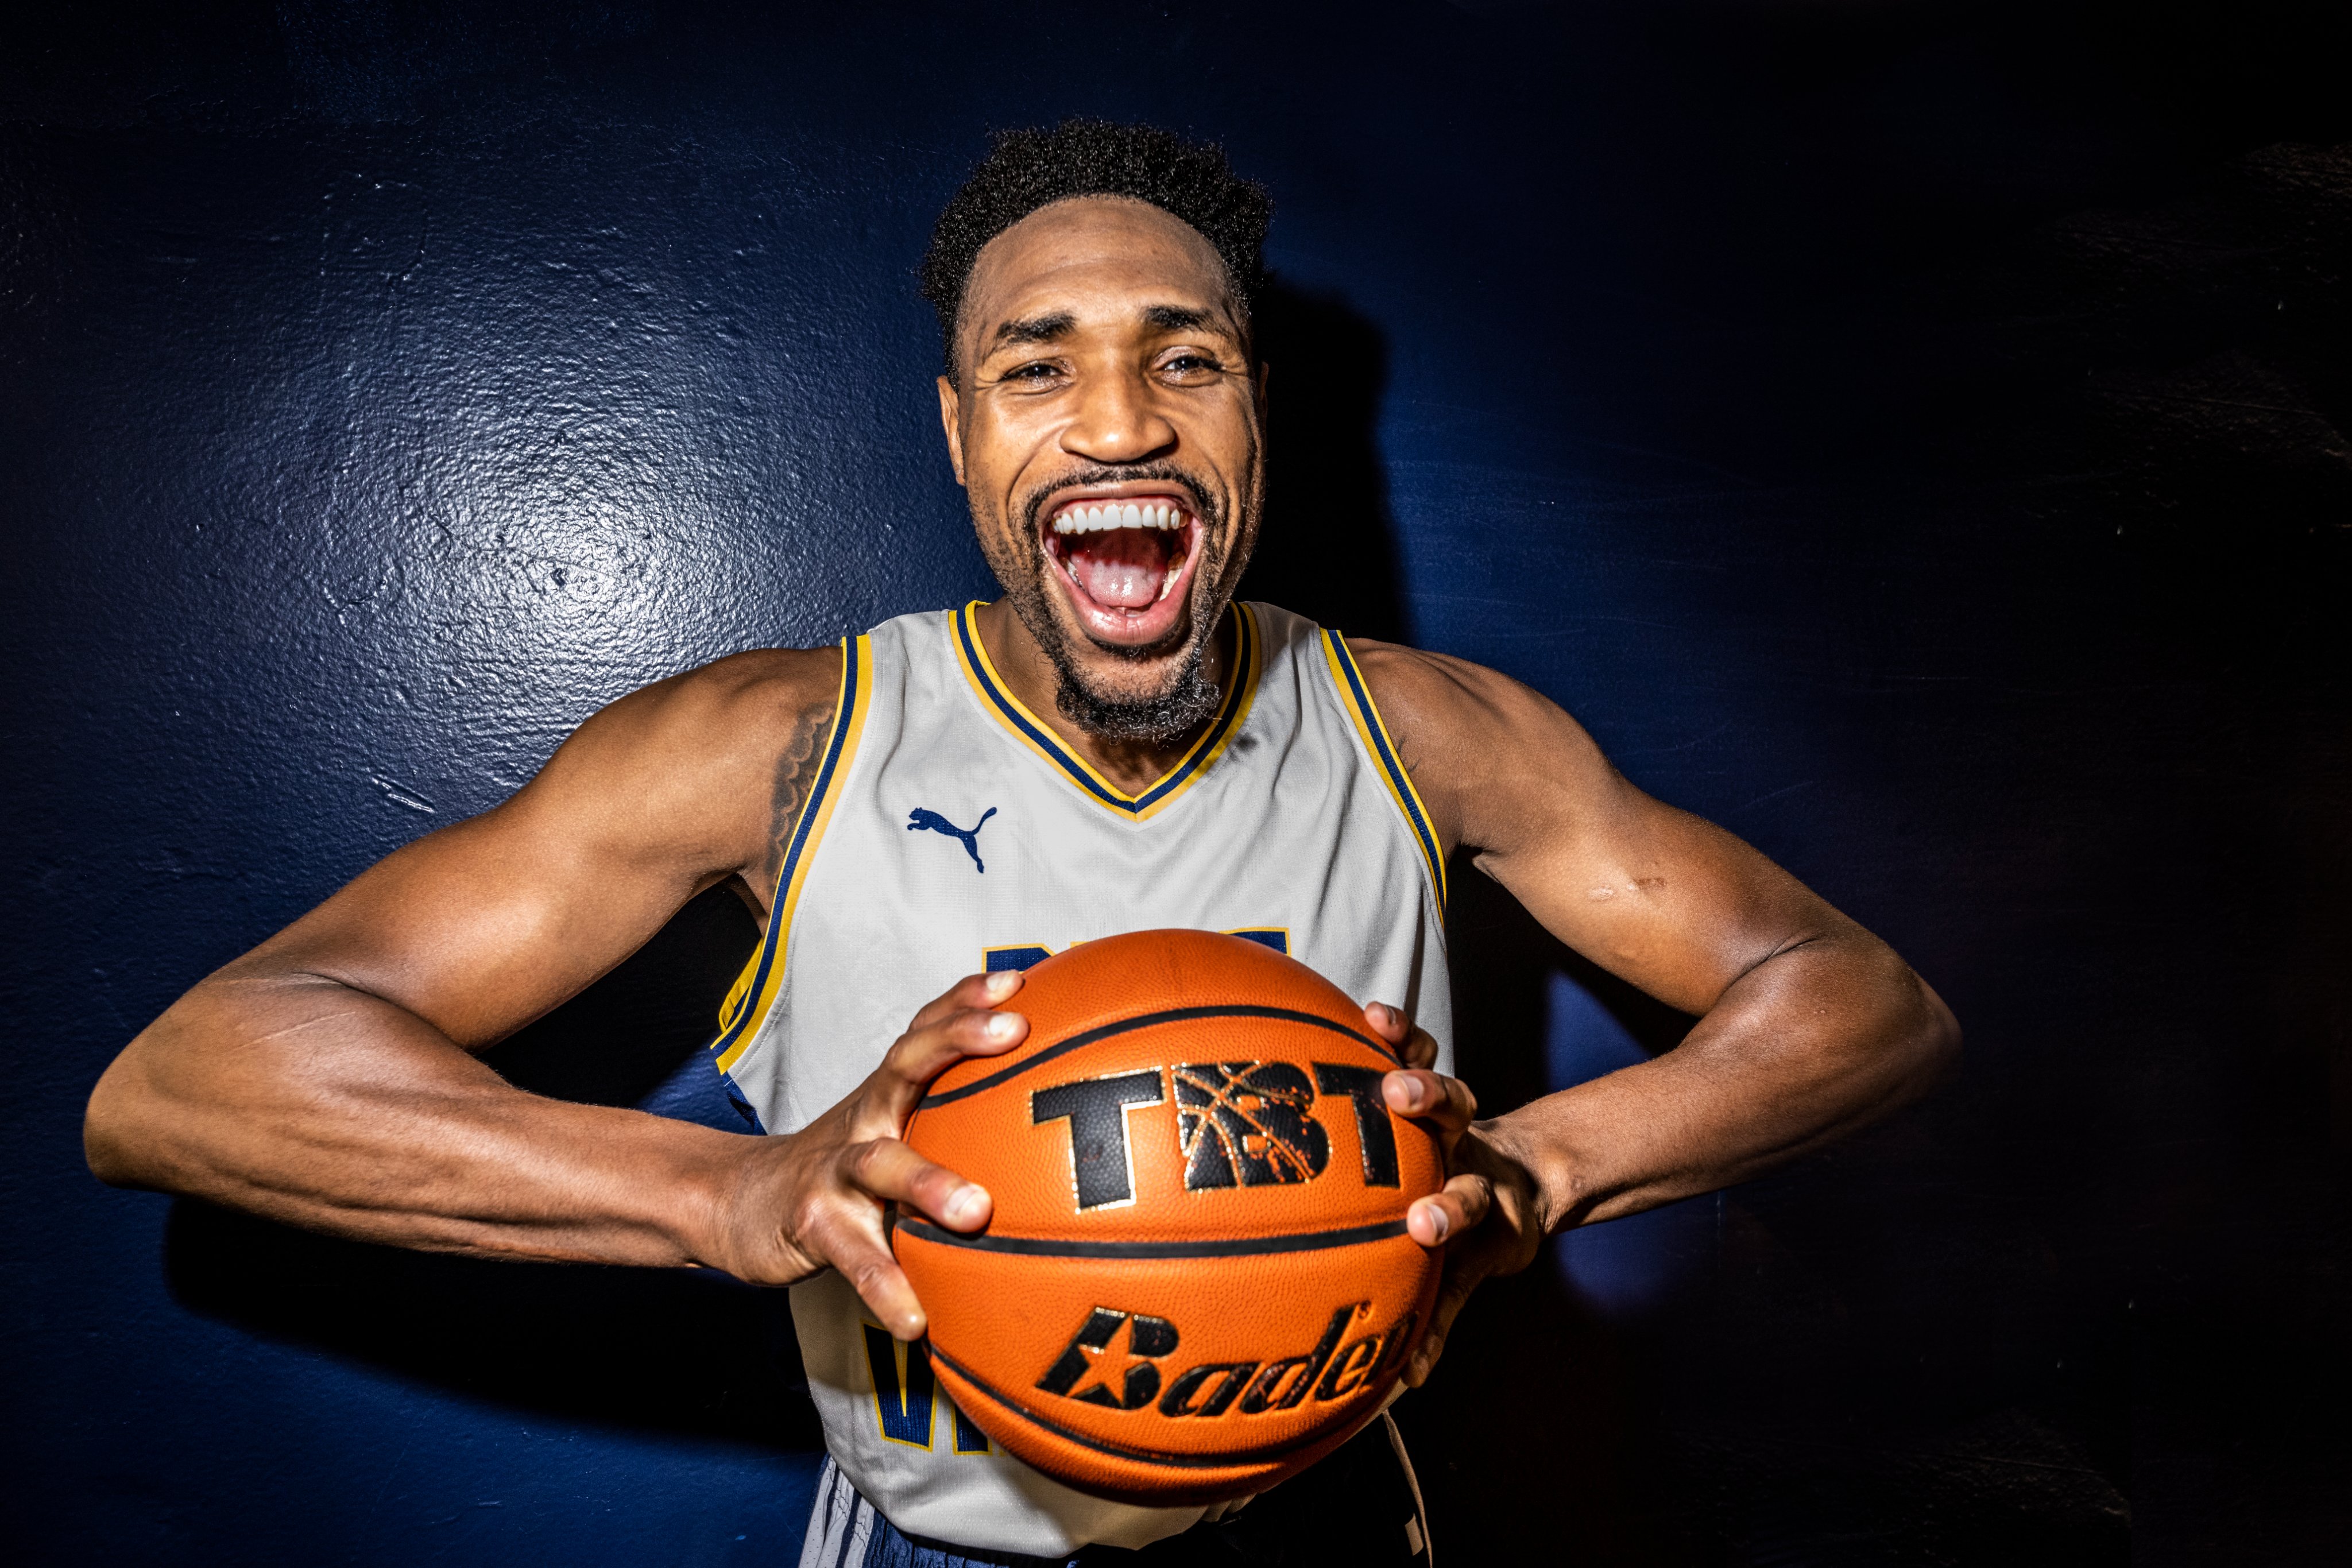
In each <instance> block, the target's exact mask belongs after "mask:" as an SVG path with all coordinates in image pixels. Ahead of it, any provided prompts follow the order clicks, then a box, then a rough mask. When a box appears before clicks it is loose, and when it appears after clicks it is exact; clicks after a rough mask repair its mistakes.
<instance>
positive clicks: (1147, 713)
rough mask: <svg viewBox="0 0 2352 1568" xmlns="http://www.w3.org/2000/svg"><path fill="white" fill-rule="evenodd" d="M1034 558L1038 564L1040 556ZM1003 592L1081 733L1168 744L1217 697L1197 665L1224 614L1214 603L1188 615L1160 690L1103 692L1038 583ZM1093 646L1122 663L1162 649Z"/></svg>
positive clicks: (1220, 696)
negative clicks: (1203, 612) (1194, 616)
mask: <svg viewBox="0 0 2352 1568" xmlns="http://www.w3.org/2000/svg"><path fill="white" fill-rule="evenodd" d="M1039 564H1040V565H1041V566H1043V565H1044V563H1043V562H1042V561H1041V562H1040V563H1039ZM1202 564H1203V565H1206V564H1207V563H1206V562H1203V563H1202ZM1046 570H1051V569H1050V568H1046ZM997 575H998V576H999V578H1000V579H1010V578H1011V577H1012V574H1010V573H1005V572H1000V573H998V574H997ZM1005 592H1006V596H1007V597H1008V598H1010V599H1011V600H1012V601H1013V613H1015V614H1017V615H1019V616H1020V617H1021V623H1022V624H1023V625H1024V626H1026V627H1027V628H1028V629H1029V635H1030V636H1031V637H1033V638H1034V639H1036V643H1037V646H1038V647H1039V648H1040V649H1041V650H1043V652H1044V653H1045V657H1046V658H1047V659H1048V660H1050V661H1052V663H1053V665H1054V688H1055V689H1054V706H1055V707H1058V708H1060V709H1061V710H1062V716H1063V717H1065V718H1066V719H1068V720H1069V721H1070V722H1071V723H1072V724H1075V725H1076V726H1077V727H1079V728H1080V729H1083V730H1085V731H1086V732H1087V734H1088V735H1096V736H1100V737H1102V738H1103V739H1105V740H1125V741H1141V742H1144V743H1146V744H1149V745H1152V746H1168V745H1171V744H1173V743H1174V742H1176V741H1179V740H1181V739H1183V738H1184V737H1185V736H1187V735H1189V734H1191V733H1192V731H1193V730H1195V729H1197V728H1199V727H1201V726H1202V725H1204V724H1206V723H1208V722H1209V720H1210V719H1211V718H1212V717H1213V716H1215V715H1216V711H1217V708H1218V706H1219V705H1220V704H1222V703H1223V701H1224V696H1225V694H1224V692H1223V690H1222V689H1220V688H1219V687H1218V685H1217V683H1216V682H1214V681H1213V680H1211V679H1209V677H1208V674H1206V672H1204V671H1203V670H1202V668H1201V666H1202V664H1205V663H1207V661H1208V655H1209V642H1210V639H1211V638H1213V637H1214V636H1215V635H1216V628H1217V622H1218V621H1219V620H1220V619H1221V618H1222V617H1223V614H1224V608H1225V607H1224V605H1223V603H1222V602H1221V603H1219V604H1218V605H1217V606H1216V607H1215V610H1214V612H1213V613H1212V614H1210V615H1209V616H1207V617H1206V618H1205V620H1195V621H1194V622H1193V623H1192V636H1191V638H1190V639H1189V641H1188V642H1187V643H1186V644H1185V646H1184V648H1183V649H1182V651H1181V653H1178V654H1177V655H1176V657H1175V659H1174V661H1173V668H1171V670H1170V671H1169V672H1168V674H1167V676H1166V677H1165V679H1164V680H1163V681H1162V683H1161V685H1160V690H1158V691H1156V692H1148V693H1144V694H1141V695H1132V694H1121V693H1117V692H1106V691H1103V690H1101V689H1100V688H1098V687H1097V686H1096V685H1094V684H1093V683H1091V682H1090V681H1088V680H1087V676H1086V673H1085V671H1083V670H1082V669H1081V668H1080V667H1079V665H1078V661H1077V659H1076V656H1075V655H1074V654H1073V653H1072V651H1071V648H1070V644H1069V640H1068V639H1067V638H1066V637H1065V636H1064V635H1063V632H1062V626H1061V623H1060V622H1057V621H1055V619H1054V612H1053V609H1052V607H1051V606H1050V605H1048V604H1047V603H1046V602H1045V584H1044V583H1043V582H1041V581H1039V580H1038V579H1037V577H1036V576H1035V575H1034V574H1033V575H1030V576H1026V577H1022V578H1018V579H1013V580H1008V581H1007V582H1006V584H1005ZM1097 647H1098V651H1099V652H1101V653H1109V654H1111V655H1112V656H1114V657H1115V658H1118V660H1120V661H1121V662H1122V663H1125V664H1142V663H1144V662H1145V661H1146V660H1150V659H1156V658H1162V657H1165V656H1166V650H1165V649H1161V648H1145V649H1126V648H1100V647H1099V645H1097Z"/></svg>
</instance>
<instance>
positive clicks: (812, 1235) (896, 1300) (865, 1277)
mask: <svg viewBox="0 0 2352 1568" xmlns="http://www.w3.org/2000/svg"><path fill="white" fill-rule="evenodd" d="M1021 979H1022V977H1021V976H1020V974H1019V973H1017V972H1013V971H1001V972H999V973H996V974H992V975H969V976H966V977H964V978H962V979H961V980H959V981H957V982H956V983H955V985H954V986H953V987H952V988H950V990H949V991H948V993H947V994H946V995H945V996H942V997H940V998H939V999H938V1000H937V1001H934V1002H932V1003H930V1004H929V1006H927V1007H925V1008H924V1009H923V1010H922V1011H920V1012H919V1013H917V1014H916V1015H915V1019H914V1021H913V1022H912V1023H910V1024H908V1026H907V1032H906V1033H904V1034H902V1035H900V1036H899V1037H898V1041H897V1043H896V1044H894V1045H892V1046H891V1047H890V1051H889V1054H887V1056H885V1057H883V1059H882V1065H881V1066H879V1067H877V1068H876V1069H875V1070H874V1072H873V1075H872V1076H870V1077H868V1078H867V1079H866V1082H863V1083H861V1084H859V1085H858V1086H857V1088H856V1091H855V1092H853V1093H851V1094H850V1096H849V1097H848V1098H847V1099H845V1100H844V1101H842V1102H841V1103H839V1104H837V1105H835V1106H834V1107H833V1109H831V1110H829V1111H827V1112H826V1113H824V1115H822V1116H819V1117H818V1118H817V1119H816V1120H815V1121H814V1122H811V1123H810V1124H808V1125H807V1126H805V1127H803V1128H802V1129H801V1130H800V1131H799V1132H797V1133H793V1134H789V1135H788V1136H784V1137H778V1138H765V1139H761V1140H759V1143H758V1146H757V1147H756V1148H755V1149H754V1150H753V1152H752V1155H751V1159H750V1160H748V1161H747V1162H746V1164H745V1166H743V1168H742V1170H741V1172H740V1175H739V1176H738V1178H737V1179H736V1181H735V1182H734V1183H733V1184H732V1186H731V1188H730V1191H729V1192H728V1193H727V1194H726V1196H725V1197H724V1199H723V1200H722V1202H721V1204H720V1206H719V1218H718V1221H717V1229H718V1235H719V1246H718V1247H717V1249H716V1250H717V1252H718V1253H719V1256H717V1257H715V1258H713V1259H712V1260H711V1261H712V1262H713V1263H714V1264H716V1265H717V1266H718V1267H719V1268H722V1269H724V1270H727V1271H728V1272H729V1273H730V1274H733V1275H735V1276H736V1277H737V1278H739V1279H743V1280H749V1281H752V1282H754V1283H756V1284H762V1285H789V1284H793V1283H795V1282H797V1281H802V1280H805V1279H807V1278H808V1277H809V1276H810V1275H812V1274H816V1273H821V1272H823V1271H824V1270H826V1269H834V1270H839V1272H840V1274H841V1277H842V1278H843V1279H845V1280H846V1281H849V1282H850V1284H851V1285H852V1286H853V1287H855V1288H856V1291H857V1293H858V1295H859V1296H860V1297H861V1298H863V1299H864V1301H865V1302H866V1305H867V1306H868V1307H870V1308H871V1309H873V1312H874V1315H875V1316H876V1317H877V1318H878V1319H879V1320H881V1322H882V1323H883V1324H884V1325H885V1326H886V1327H887V1328H888V1329H889V1331H890V1332H891V1333H893V1334H895V1335H897V1336H898V1338H900V1339H902V1340H908V1341H912V1340H917V1339H920V1338H921V1337H922V1336H923V1332H924V1329H925V1326H926V1320H925V1318H924V1316H923V1306H922V1303H921V1302H920V1301H917V1300H916V1299H915V1290H914V1287H913V1286H912V1285H910V1284H908V1282H907V1276H906V1275H905V1274H904V1273H903V1272H901V1271H900V1270H899V1268H898V1260H896V1259H895V1258H893V1257H892V1256H891V1253H890V1242H889V1238H888V1234H887V1229H886V1221H887V1215H888V1212H889V1208H890V1206H891V1205H892V1204H895V1203H903V1204H905V1205H907V1206H908V1207H909V1208H913V1209H916V1210H919V1211H920V1212H921V1213H923V1214H925V1215H927V1216H929V1218H932V1219H934V1220H936V1221H938V1222H939V1223H940V1224H941V1225H944V1226H946V1227H947V1228H950V1229H951V1230H977V1229H979V1228H981V1227H982V1226H983V1225H986V1224H987V1223H988V1217H989V1214H990V1211H991V1208H992V1203H991V1200H990V1197H989V1195H988V1192H987V1189H985V1188H983V1187H982V1186H979V1185H977V1184H976V1183H973V1182H969V1181H966V1180H964V1179H963V1177H961V1176H958V1175H956V1174H955V1172H953V1171H951V1170H949V1169H948V1168H947V1167H946V1166H940V1165H934V1164H933V1163H932V1162H930V1161H929V1160H927V1159H925V1158H924V1157H923V1156H922V1155H919V1154H917V1153H916V1152H915V1151H914V1150H913V1149H911V1148H909V1147H908V1146H907V1145H906V1144H905V1143H904V1142H902V1141H901V1138H900V1134H903V1133H904V1132H905V1131H906V1127H907V1118H908V1116H909V1115H911V1114H912V1113H914V1109H915V1104H916V1102H918V1101H919V1100H920V1099H921V1098H922V1097H923V1092H924V1090H925V1089H927V1088H928V1087H929V1085H930V1082H931V1080H932V1079H934V1078H937V1077H938V1076H939V1075H940V1073H942V1072H944V1071H947V1070H948V1069H949V1068H950V1067H951V1066H953V1065H954V1064H955V1063H956V1062H958V1061H962V1060H963V1059H964V1058H966V1057H969V1056H996V1055H1000V1054H1002V1053H1003V1052H1004V1051H1010V1050H1012V1049H1013V1047H1014V1046H1016V1045H1018V1044H1020V1043H1021V1041H1022V1040H1025V1039H1026V1038H1028V1034H1029V1020H1028V1019H1024V1018H1023V1017H1022V1016H1021V1015H1020V1014H1019V1013H1008V1012H1000V1011H998V1010H996V1009H997V1008H998V1006H999V1005H1000V1004H1001V1003H1003V1001H1005V1000H1006V999H1007V998H1010V997H1011V996H1012V995H1013V992H1015V991H1017V990H1019V989H1020V988H1021Z"/></svg>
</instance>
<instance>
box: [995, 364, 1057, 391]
mask: <svg viewBox="0 0 2352 1568" xmlns="http://www.w3.org/2000/svg"><path fill="white" fill-rule="evenodd" d="M1061 374H1062V367H1061V366H1060V365H1058V364H1056V363H1055V361H1052V360H1032V361H1029V362H1028V363H1027V364H1025V365H1015V366H1013V368H1012V369H1011V370H1009V371H1005V372H1004V373H1003V375H1000V376H998V377H997V378H996V379H997V380H998V381H1000V382H1030V383H1031V384H1033V385H1034V384H1035V383H1037V382H1050V381H1054V380H1056V379H1058V378H1059V377H1060V376H1061Z"/></svg>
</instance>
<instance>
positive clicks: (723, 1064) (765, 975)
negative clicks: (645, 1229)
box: [710, 637, 874, 1072]
mask: <svg viewBox="0 0 2352 1568" xmlns="http://www.w3.org/2000/svg"><path fill="white" fill-rule="evenodd" d="M873 690H874V650H873V647H872V645H871V643H870V642H869V640H868V639H866V638H865V637H844V638H843V639H842V640H841V690H840V693H839V695H837V696H836V697H835V702H834V707H833V731H832V733H831V734H830V735H828V736H827V737H825V743H824V752H823V753H822V754H821V755H822V756H823V757H824V761H823V762H822V763H820V764H819V765H818V768H817V775H816V783H815V784H814V786H813V787H812V788H811V789H810V791H809V800H808V804H807V805H806V806H804V807H803V808H802V809H801V820H800V821H799V822H798V823H797V824H795V825H794V826H793V836H792V841H791V842H790V843H788V844H787V845H786V846H785V848H784V862H783V864H782V866H780V867H778V868H777V871H776V892H775V896H774V897H773V898H772V899H771V900H769V903H768V932H767V936H765V937H764V938H762V939H761V943H760V946H759V949H758V950H757V951H756V952H754V953H753V954H752V955H751V962H749V963H747V964H745V965H744V966H743V972H742V973H741V974H740V975H738V976H737V977H735V984H734V986H733V987H732V988H730V990H729V991H728V993H727V1000H726V1001H725V1002H724V1003H723V1004H722V1005H721V1006H720V1007H719V1038H718V1039H717V1040H712V1041H711V1042H710V1051H711V1054H712V1055H713V1056H714V1057H716V1058H717V1059H718V1062H719V1071H721V1072H730V1071H734V1067H735V1064H736V1063H737V1062H738V1061H741V1060H742V1059H743V1053H744V1051H748V1050H750V1049H751V1039H752V1036H753V1035H755V1034H756V1033H758V1032H759V1030H758V1025H759V1020H760V1019H762V1018H765V1017H766V1016H767V1012H768V1009H769V1007H770V1006H771V1005H772V1003H773V1002H774V1001H775V999H776V992H777V990H778V988H781V987H782V984H783V978H784V940H785V936H786V935H787V933H789V932H790V931H791V929H792V925H793V910H795V909H797V908H798V907H799V906H800V898H801V889H802V888H803V886H805V885H806V884H807V882H808V870H809V866H810V864H811V862H814V860H815V859H816V843H817V841H818V840H819V839H821V838H823V837H824V829H825V824H826V823H827V822H829V821H832V820H833V808H834V805H835V802H836V801H838V800H840V799H841V788H840V786H841V780H842V777H843V776H844V775H845V774H846V773H847V772H848V771H849V764H850V760H851V759H852V758H854V757H856V754H857V742H858V738H859V737H860V736H861V735H863V734H864V732H865V729H866V709H867V707H868V706H871V704H870V703H869V702H868V700H867V699H868V698H869V697H870V696H871V695H872V693H873Z"/></svg>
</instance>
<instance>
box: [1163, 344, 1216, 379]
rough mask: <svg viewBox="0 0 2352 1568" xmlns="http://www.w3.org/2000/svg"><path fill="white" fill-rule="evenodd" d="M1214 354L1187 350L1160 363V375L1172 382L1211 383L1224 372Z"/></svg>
mask: <svg viewBox="0 0 2352 1568" xmlns="http://www.w3.org/2000/svg"><path fill="white" fill-rule="evenodd" d="M1224 368H1225V367H1224V366H1223V364H1221V363H1219V362H1218V361H1217V358H1216V356H1215V355H1213V354H1204V353H1202V352H1201V351H1200V350H1197V349H1186V350H1181V352H1178V353H1174V354H1171V355H1169V356H1168V358H1166V359H1165V360H1162V361H1160V374H1161V375H1163V376H1166V377H1168V378H1169V379H1170V380H1171V381H1176V382H1206V381H1209V380H1211V379H1213V378H1214V377H1216V376H1218V375H1221V374H1223V371H1224Z"/></svg>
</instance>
